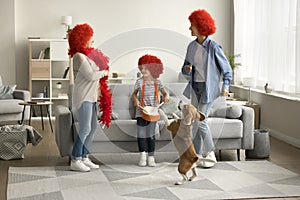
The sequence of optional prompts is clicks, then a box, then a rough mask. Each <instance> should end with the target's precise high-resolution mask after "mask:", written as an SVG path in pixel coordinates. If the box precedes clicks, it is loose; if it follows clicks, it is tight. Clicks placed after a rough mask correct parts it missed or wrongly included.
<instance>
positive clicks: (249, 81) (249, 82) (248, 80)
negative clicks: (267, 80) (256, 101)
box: [243, 77, 256, 105]
mask: <svg viewBox="0 0 300 200" xmlns="http://www.w3.org/2000/svg"><path fill="white" fill-rule="evenodd" d="M243 86H244V87H248V88H249V94H248V102H247V104H248V105H251V104H252V102H251V88H254V87H256V80H255V77H245V78H243Z"/></svg>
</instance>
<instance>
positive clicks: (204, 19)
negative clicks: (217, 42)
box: [189, 9, 216, 36]
mask: <svg viewBox="0 0 300 200" xmlns="http://www.w3.org/2000/svg"><path fill="white" fill-rule="evenodd" d="M189 20H190V22H191V24H193V25H194V26H196V28H197V30H198V32H199V34H201V35H204V36H209V35H212V34H214V33H215V32H216V26H215V20H214V19H213V18H212V17H211V15H210V14H209V13H208V12H207V11H206V10H204V9H202V10H195V11H194V12H192V13H191V15H190V16H189Z"/></svg>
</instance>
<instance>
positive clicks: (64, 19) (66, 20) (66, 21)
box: [61, 16, 72, 33]
mask: <svg viewBox="0 0 300 200" xmlns="http://www.w3.org/2000/svg"><path fill="white" fill-rule="evenodd" d="M61 24H64V25H66V29H67V30H66V32H67V33H68V32H69V31H70V26H71V25H72V16H62V17H61Z"/></svg>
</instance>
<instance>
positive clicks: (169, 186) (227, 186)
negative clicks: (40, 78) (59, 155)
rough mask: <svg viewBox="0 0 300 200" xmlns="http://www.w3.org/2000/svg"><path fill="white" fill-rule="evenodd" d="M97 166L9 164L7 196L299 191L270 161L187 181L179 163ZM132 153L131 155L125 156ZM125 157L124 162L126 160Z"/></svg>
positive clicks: (70, 199)
mask: <svg viewBox="0 0 300 200" xmlns="http://www.w3.org/2000/svg"><path fill="white" fill-rule="evenodd" d="M95 158H96V159H98V160H99V162H102V163H103V161H105V162H104V163H105V164H102V165H100V169H99V170H93V171H91V172H87V173H79V172H72V171H69V167H68V166H56V167H10V168H9V174H8V188H7V199H8V200H12V199H14V200H21V199H22V200H27V199H28V200H29V199H41V200H48V199H49V200H50V199H51V200H54V199H55V200H60V199H66V200H77V199H78V200H79V199H80V200H81V199H84V200H94V199H95V200H99V199H103V200H106V199H114V200H117V199H125V200H158V199H170V200H180V199H189V200H196V199H242V198H275V197H292V196H300V176H299V174H295V173H293V172H291V171H289V170H287V169H284V168H282V167H279V166H277V165H275V164H272V163H271V162H269V161H266V160H263V161H230V162H218V163H217V164H216V165H215V167H213V168H211V169H202V168H197V171H198V177H197V178H196V179H195V180H194V181H192V182H188V183H186V184H184V185H180V186H176V185H174V183H175V182H176V181H178V180H180V179H181V176H180V175H179V174H178V172H177V163H172V162H160V163H157V166H156V167H138V166H137V165H136V164H135V163H131V164H128V163H126V162H125V164H124V160H123V161H119V163H114V162H111V163H109V161H110V160H109V159H107V158H100V157H97V156H96V157H95ZM128 160H130V159H127V161H128ZM122 162H123V163H122Z"/></svg>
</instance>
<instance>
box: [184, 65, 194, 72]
mask: <svg viewBox="0 0 300 200" xmlns="http://www.w3.org/2000/svg"><path fill="white" fill-rule="evenodd" d="M192 67H193V65H191V64H189V65H187V66H186V68H185V70H186V71H187V72H188V73H190V72H191V71H192Z"/></svg>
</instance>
